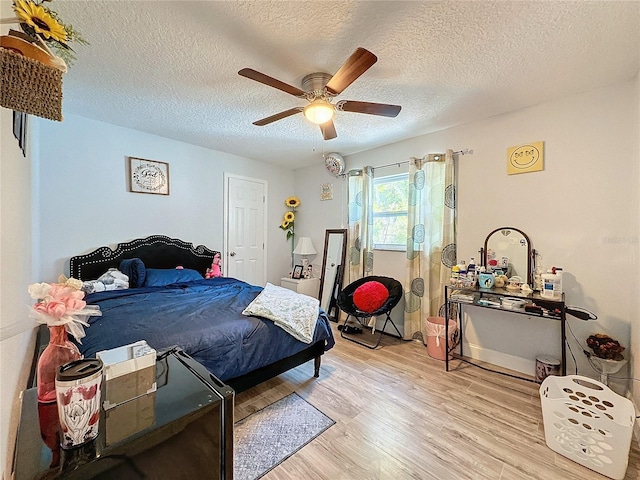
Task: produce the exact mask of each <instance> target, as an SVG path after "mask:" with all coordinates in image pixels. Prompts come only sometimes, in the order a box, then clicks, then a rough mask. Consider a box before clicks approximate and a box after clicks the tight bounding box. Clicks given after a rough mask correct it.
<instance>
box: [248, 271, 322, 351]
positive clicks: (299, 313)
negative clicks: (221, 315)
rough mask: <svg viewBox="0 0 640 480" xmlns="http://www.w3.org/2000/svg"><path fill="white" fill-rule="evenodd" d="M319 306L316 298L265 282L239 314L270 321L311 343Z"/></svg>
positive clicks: (302, 340) (299, 338)
mask: <svg viewBox="0 0 640 480" xmlns="http://www.w3.org/2000/svg"><path fill="white" fill-rule="evenodd" d="M319 306H320V302H319V301H318V299H317V298H312V297H309V296H307V295H302V294H300V293H296V292H294V291H293V290H289V289H287V288H282V287H278V286H276V285H272V284H271V283H267V286H266V287H264V290H262V292H260V294H259V295H258V296H257V297H256V298H255V299H254V300H253V302H251V303H250V304H249V305H248V306H247V308H245V309H244V310H243V312H242V314H243V315H254V316H258V317H264V318H268V319H269V320H273V323H275V324H276V325H277V326H278V327H280V328H282V329H283V330H285V331H286V332H287V333H289V334H291V335H293V336H294V337H295V338H296V339H298V340H300V341H301V342H304V343H311V342H312V341H313V332H314V331H315V329H316V322H317V321H318V314H319V312H318V308H319Z"/></svg>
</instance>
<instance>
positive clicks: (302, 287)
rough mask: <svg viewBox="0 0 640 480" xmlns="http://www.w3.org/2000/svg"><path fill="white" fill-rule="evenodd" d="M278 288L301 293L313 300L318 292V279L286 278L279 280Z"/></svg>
mask: <svg viewBox="0 0 640 480" xmlns="http://www.w3.org/2000/svg"><path fill="white" fill-rule="evenodd" d="M280 286H281V287H284V288H288V289H289V290H293V291H294V292H298V293H302V294H303V295H309V296H310V297H313V298H318V291H319V290H320V279H319V278H288V277H284V278H282V279H280Z"/></svg>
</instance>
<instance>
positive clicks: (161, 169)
mask: <svg viewBox="0 0 640 480" xmlns="http://www.w3.org/2000/svg"><path fill="white" fill-rule="evenodd" d="M129 190H130V191H131V192H135V193H153V194H157V195H169V164H168V163H165V162H157V161H155V160H145V159H143V158H134V157H129Z"/></svg>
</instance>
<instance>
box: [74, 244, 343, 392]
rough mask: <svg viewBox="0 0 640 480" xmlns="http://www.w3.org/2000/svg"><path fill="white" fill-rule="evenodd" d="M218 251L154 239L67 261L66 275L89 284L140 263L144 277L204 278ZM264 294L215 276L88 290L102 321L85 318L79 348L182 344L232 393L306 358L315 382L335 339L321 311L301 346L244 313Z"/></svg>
mask: <svg viewBox="0 0 640 480" xmlns="http://www.w3.org/2000/svg"><path fill="white" fill-rule="evenodd" d="M218 253H219V252H216V251H214V250H210V249H209V248H207V247H204V246H202V245H200V246H197V247H194V246H193V245H192V244H191V243H187V242H184V241H182V240H179V239H175V238H169V237H166V236H163V235H153V236H150V237H146V238H142V239H136V240H132V241H129V242H125V243H120V244H118V245H117V247H116V248H115V249H111V248H110V247H101V248H98V249H96V250H94V251H92V252H90V253H87V254H84V255H79V256H75V257H72V258H71V259H70V274H71V277H73V278H77V279H80V280H83V281H87V280H93V279H97V278H98V277H100V276H101V275H102V274H103V273H104V272H106V271H107V270H108V269H110V268H116V269H117V268H119V267H120V265H122V262H123V260H128V261H130V260H131V259H140V261H141V262H142V263H143V264H144V267H145V268H146V269H147V272H150V271H151V270H149V269H166V270H175V269H176V267H177V266H180V267H183V268H184V269H187V270H196V271H197V272H199V273H200V274H201V275H204V274H205V272H206V269H207V268H208V267H210V266H211V263H212V260H213V258H214V256H215V255H216V254H218ZM136 262H137V260H136ZM262 290H263V289H262V287H258V286H255V285H250V284H247V283H245V282H242V281H240V280H236V279H233V278H225V277H218V278H211V279H204V278H203V279H194V280H186V281H182V280H180V281H177V282H176V283H172V284H169V285H162V286H141V287H138V288H128V289H123V290H112V291H102V292H98V293H90V294H88V295H87V296H86V298H85V299H86V301H87V303H88V304H93V305H99V306H100V309H101V311H102V316H100V317H91V318H90V319H89V324H90V326H89V327H88V328H85V332H86V337H85V338H83V339H82V343H81V344H79V348H80V351H81V352H82V353H83V354H84V356H85V357H93V356H95V353H96V352H98V351H100V350H104V349H108V348H113V347H117V346H120V345H125V344H128V343H133V342H135V341H138V340H146V341H147V343H148V344H149V345H150V346H151V347H153V348H155V349H156V350H158V351H162V350H166V349H170V348H172V347H179V348H180V349H182V350H183V351H184V352H185V353H187V354H188V355H189V356H191V357H192V358H194V359H195V360H196V361H198V362H199V363H201V364H202V365H204V366H205V367H206V368H207V369H208V370H209V371H210V372H211V373H212V374H214V375H215V376H216V377H218V378H219V379H220V380H222V381H223V382H225V383H226V384H227V385H229V386H231V387H232V388H233V389H234V390H235V391H236V392H241V391H243V390H246V389H248V388H251V387H252V386H254V385H257V384H258V383H261V382H263V381H265V380H267V379H269V378H272V377H274V376H277V375H279V374H281V373H283V372H285V371H287V370H289V369H291V368H294V367H296V366H298V365H301V364H303V363H305V362H308V361H310V360H314V376H315V377H318V376H319V370H320V358H321V356H322V355H323V354H324V352H325V351H327V350H329V349H330V348H332V347H333V345H334V342H335V341H334V338H333V334H332V331H331V327H330V323H329V319H328V317H327V315H326V313H325V312H324V311H323V310H321V309H318V318H317V322H316V325H315V331H314V332H313V338H312V339H311V342H310V343H305V342H302V341H299V340H297V339H296V338H294V337H293V336H291V335H290V334H289V333H287V332H285V331H284V330H283V329H282V328H280V327H278V326H276V325H275V324H274V322H273V321H271V320H267V319H265V318H261V317H256V316H246V315H242V313H241V312H242V311H243V310H244V308H245V307H247V305H249V303H251V302H252V301H253V300H254V298H256V296H258V294H260V292H261V291H262Z"/></svg>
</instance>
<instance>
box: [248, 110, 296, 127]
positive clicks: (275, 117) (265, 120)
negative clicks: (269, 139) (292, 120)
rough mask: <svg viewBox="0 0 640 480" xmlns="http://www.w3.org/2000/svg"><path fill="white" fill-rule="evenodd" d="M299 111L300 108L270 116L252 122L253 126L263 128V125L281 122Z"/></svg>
mask: <svg viewBox="0 0 640 480" xmlns="http://www.w3.org/2000/svg"><path fill="white" fill-rule="evenodd" d="M301 111H302V108H300V107H296V108H290V109H289V110H285V111H284V112H280V113H276V114H275V115H271V116H270V117H267V118H263V119H262V120H258V121H256V122H253V124H254V125H257V126H258V127H264V126H265V125H268V124H270V123H273V122H276V121H278V120H282V119H283V118H287V117H290V116H291V115H295V114H296V113H300V112H301Z"/></svg>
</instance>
